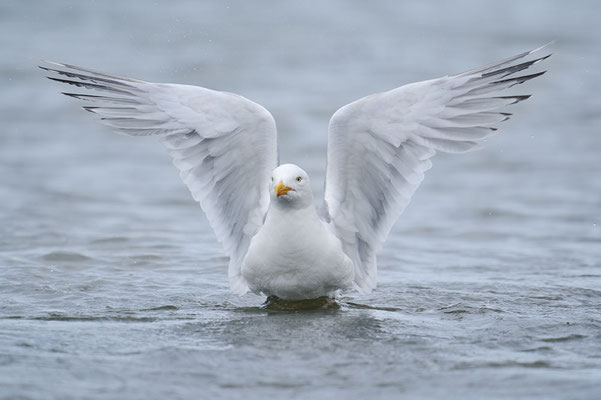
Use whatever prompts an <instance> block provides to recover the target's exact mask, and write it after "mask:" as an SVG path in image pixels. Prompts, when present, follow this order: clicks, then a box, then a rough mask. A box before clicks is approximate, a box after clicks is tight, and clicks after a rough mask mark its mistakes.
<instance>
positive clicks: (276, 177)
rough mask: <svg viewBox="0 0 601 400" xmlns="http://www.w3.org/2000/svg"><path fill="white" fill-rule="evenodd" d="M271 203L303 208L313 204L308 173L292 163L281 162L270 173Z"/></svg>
mask: <svg viewBox="0 0 601 400" xmlns="http://www.w3.org/2000/svg"><path fill="white" fill-rule="evenodd" d="M269 191H270V195H271V201H272V203H275V204H278V205H282V206H285V207H293V208H304V207H307V206H310V205H312V204H313V193H312V192H311V182H309V175H307V173H306V172H305V171H303V170H302V169H301V168H300V167H298V166H296V165H294V164H282V165H280V166H279V167H277V168H276V169H274V170H273V172H272V173H271V184H270V185H269Z"/></svg>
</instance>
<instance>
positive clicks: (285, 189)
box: [275, 181, 296, 197]
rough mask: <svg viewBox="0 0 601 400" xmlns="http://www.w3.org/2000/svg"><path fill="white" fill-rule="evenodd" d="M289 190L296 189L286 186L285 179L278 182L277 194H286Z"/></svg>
mask: <svg viewBox="0 0 601 400" xmlns="http://www.w3.org/2000/svg"><path fill="white" fill-rule="evenodd" d="M289 191H293V192H295V191H296V190H294V189H292V188H291V187H288V186H284V181H280V183H278V184H277V185H276V187H275V195H276V196H277V197H280V196H281V195H283V194H286V193H288V192H289Z"/></svg>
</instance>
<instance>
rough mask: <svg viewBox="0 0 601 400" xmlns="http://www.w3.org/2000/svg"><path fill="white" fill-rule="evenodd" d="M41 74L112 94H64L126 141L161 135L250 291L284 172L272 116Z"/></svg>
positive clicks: (174, 90) (153, 87) (252, 107)
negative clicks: (278, 174)
mask: <svg viewBox="0 0 601 400" xmlns="http://www.w3.org/2000/svg"><path fill="white" fill-rule="evenodd" d="M47 63H48V64H50V65H51V66H41V67H40V68H42V69H43V70H45V71H47V72H48V73H50V74H52V75H54V76H48V78H49V79H51V80H53V81H56V82H60V83H64V84H68V85H71V86H75V87H77V88H81V89H88V90H94V91H101V92H105V93H106V95H96V94H88V93H71V92H65V93H64V94H65V95H67V96H70V97H73V98H76V99H79V100H84V101H87V102H91V103H93V105H90V106H84V107H83V108H84V109H85V110H86V111H89V112H91V113H94V114H97V115H98V116H99V117H100V121H101V122H102V123H104V124H105V125H108V126H110V127H111V128H113V129H115V130H116V131H118V132H120V133H124V134H127V135H134V136H145V135H157V136H159V139H160V141H161V142H162V143H163V145H164V146H165V147H166V148H167V151H168V152H169V154H170V155H171V157H172V158H173V163H174V165H175V166H176V167H177V168H178V169H179V170H180V176H181V178H182V180H183V182H184V183H185V184H186V186H187V187H188V188H189V189H190V192H191V193H192V197H193V198H194V199H195V200H196V201H198V202H199V203H200V205H201V207H202V209H203V210H204V211H205V213H206V215H207V219H208V220H209V223H210V224H211V226H212V228H213V230H214V231H215V234H216V236H217V239H218V240H219V241H220V242H221V243H222V244H223V246H224V249H225V252H226V254H227V255H228V256H229V257H230V265H229V273H228V275H229V277H230V283H231V286H232V289H233V290H234V291H235V292H237V293H240V294H242V293H245V292H246V291H247V290H248V288H247V286H246V283H245V282H244V280H243V278H242V276H241V274H240V267H241V264H242V260H243V258H244V256H245V255H246V251H247V250H248V246H249V243H250V239H251V238H252V236H254V235H255V233H256V232H257V230H258V229H259V227H260V226H261V225H262V224H263V220H264V217H265V213H266V211H267V207H268V205H269V192H268V186H269V177H270V176H271V171H272V170H273V169H274V168H275V167H276V166H277V143H276V142H277V134H276V126H275V122H274V121H273V118H272V116H271V114H269V112H268V111H267V110H265V109H264V108H263V107H261V106H260V105H258V104H256V103H253V102H251V101H250V100H247V99H245V98H243V97H241V96H238V95H235V94H231V93H225V92H217V91H213V90H210V89H205V88H201V87H196V86H187V85H173V84H160V83H150V82H144V81H140V80H135V79H131V78H125V77H120V76H116V75H111V74H106V73H104V72H99V71H94V70H90V69H86V68H82V67H77V66H74V65H70V64H61V63H54V62H47Z"/></svg>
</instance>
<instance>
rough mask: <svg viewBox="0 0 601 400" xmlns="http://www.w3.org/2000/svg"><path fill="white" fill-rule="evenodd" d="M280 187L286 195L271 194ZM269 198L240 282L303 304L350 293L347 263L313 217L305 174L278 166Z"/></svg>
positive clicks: (332, 236) (334, 239)
mask: <svg viewBox="0 0 601 400" xmlns="http://www.w3.org/2000/svg"><path fill="white" fill-rule="evenodd" d="M276 182H277V185H276V184H275V183H276ZM280 182H281V187H283V188H288V189H289V190H285V193H283V191H282V190H281V189H280V190H279V193H278V190H277V189H276V187H277V186H278V185H280ZM270 193H272V195H271V202H270V204H269V209H268V210H267V214H266V216H265V223H264V224H263V226H262V227H261V228H260V229H259V231H258V232H257V234H256V235H255V236H254V237H253V238H252V240H251V242H250V246H249V248H248V253H247V254H246V257H245V258H244V261H243V263H242V271H241V272H242V277H243V278H244V280H245V281H246V282H247V283H248V286H249V288H250V290H252V291H253V292H255V293H264V294H265V295H267V296H276V297H278V298H280V299H287V300H303V299H314V298H317V297H322V296H331V295H333V294H334V293H335V292H336V291H337V290H339V289H344V288H348V287H351V286H352V282H353V276H354V272H353V262H352V261H351V259H350V258H349V257H348V256H347V255H346V254H345V253H344V251H343V249H342V244H341V242H340V240H338V238H337V237H336V236H335V234H334V233H332V232H331V230H330V229H328V225H327V224H326V223H325V222H324V221H323V220H322V219H321V218H319V216H318V215H317V211H316V210H315V206H314V205H313V195H312V193H311V188H310V185H309V177H308V176H307V174H306V172H305V171H303V170H302V169H301V168H299V167H298V166H296V165H292V164H284V165H281V166H279V167H278V168H276V169H275V170H274V171H273V182H272V184H271V186H270Z"/></svg>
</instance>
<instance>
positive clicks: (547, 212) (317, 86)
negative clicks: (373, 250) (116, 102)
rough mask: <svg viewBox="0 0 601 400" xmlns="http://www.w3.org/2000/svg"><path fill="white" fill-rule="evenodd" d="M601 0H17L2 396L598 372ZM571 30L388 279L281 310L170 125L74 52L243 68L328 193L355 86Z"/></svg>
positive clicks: (6, 81) (435, 177)
mask: <svg viewBox="0 0 601 400" xmlns="http://www.w3.org/2000/svg"><path fill="white" fill-rule="evenodd" d="M599 21H601V6H600V3H599V2H597V1H582V2H577V3H569V2H547V1H532V2H519V1H504V2H482V1H475V0H474V1H458V2H442V1H440V2H413V3H409V2H397V1H378V2H361V1H328V2H312V1H308V2H292V1H283V2H269V1H253V2H245V1H225V2H221V1H214V2H211V1H205V2H196V1H182V2H148V1H131V2H93V1H67V0H59V1H53V2H25V1H12V0H8V1H3V2H2V3H0V33H1V35H0V73H1V76H2V88H1V91H0V121H1V124H0V398H1V399H199V398H200V399H204V398H211V399H222V398H224V399H225V398H241V397H244V398H246V399H260V398H261V399H262V398H289V399H306V398H328V399H337V398H345V399H365V398H374V399H376V398H377V399H379V398H473V399H481V398H487V399H494V398H512V399H515V398H528V399H532V398H544V399H598V398H601V311H600V306H601V134H600V133H601V132H599V130H600V128H599V127H600V126H601V97H600V96H599V93H600V92H601V79H600V78H599V76H600V71H601V57H600V56H599V52H598V50H599V48H600V46H601V29H600V28H599ZM550 40H555V41H556V42H555V44H553V45H552V46H551V47H550V48H549V51H550V52H553V53H554V54H553V56H552V57H551V58H550V59H548V60H547V61H545V63H544V65H541V67H540V68H539V69H538V70H543V69H548V73H547V74H546V75H544V76H542V77H541V78H537V79H536V80H534V81H531V82H529V83H527V84H524V85H521V86H519V87H516V88H515V90H514V92H513V93H518V94H534V95H533V97H532V98H531V99H529V100H528V101H526V102H523V103H520V104H518V105H515V106H513V108H511V109H510V110H508V111H509V112H512V113H514V117H513V118H512V119H511V120H510V121H508V122H504V123H503V124H501V125H500V126H499V128H500V129H499V134H498V135H496V136H495V137H493V138H491V139H489V140H487V141H486V143H485V146H484V147H485V148H484V149H483V150H481V151H479V152H473V153H469V154H462V155H438V156H436V158H435V159H434V160H433V161H434V167H433V169H432V170H431V171H429V172H428V173H427V176H426V179H425V181H424V183H423V184H422V186H421V188H420V189H419V190H418V191H417V193H416V195H415V196H414V198H413V201H412V203H411V204H410V206H409V207H408V208H407V210H406V211H405V213H404V214H403V215H402V217H401V219H400V220H399V221H398V223H397V224H396V225H395V227H394V228H393V230H392V232H391V234H390V236H389V238H388V241H387V242H386V244H385V246H384V248H383V249H382V251H381V253H380V255H379V258H378V263H379V287H378V288H377V290H375V291H374V292H373V293H371V294H369V295H364V296H362V295H359V294H358V293H354V292H347V293H343V295H342V296H341V298H340V299H339V301H338V302H339V307H338V308H330V309H326V310H313V311H297V312H289V311H277V310H271V309H266V308H264V307H262V304H263V301H264V300H265V299H264V298H262V297H260V296H256V295H252V294H249V295H246V296H244V297H238V296H236V295H234V294H232V293H230V291H229V289H228V282H227V272H226V269H227V259H226V257H224V255H223V253H222V251H221V247H220V245H219V244H218V243H217V241H216V240H215V238H214V236H213V233H212V231H211V229H210V227H209V226H208V223H207V221H206V219H205V217H204V216H203V214H202V212H201V210H200V208H199V207H198V205H197V204H196V203H195V202H194V201H193V200H192V198H191V196H190V195H189V193H188V192H187V190H186V188H185V187H184V185H183V184H182V183H181V182H180V180H179V177H178V173H177V171H176V169H175V168H174V167H173V166H172V165H171V162H170V160H169V157H168V155H167V154H166V153H165V152H164V150H163V149H162V148H161V146H160V144H159V143H157V142H156V141H155V140H154V139H153V138H132V137H125V136H121V135H116V134H113V133H112V132H110V130H109V129H107V128H106V127H103V126H101V125H100V124H98V123H96V122H94V121H93V118H92V115H91V114H88V113H85V112H83V111H82V110H81V109H80V108H79V107H78V106H79V104H78V103H77V101H75V100H73V99H69V98H66V97H64V96H61V95H60V94H59V92H60V91H61V90H64V88H63V87H61V86H60V85H58V84H56V83H53V82H50V81H48V80H45V79H44V78H43V76H44V74H43V71H41V70H38V69H37V68H36V65H38V63H39V62H40V61H39V60H40V59H51V60H57V61H63V62H68V63H73V64H76V65H83V66H87V67H90V68H94V69H99V70H105V71H108V72H113V73H116V74H120V75H125V76H131V77H135V78H139V79H144V80H149V81H158V82H175V83H187V84H195V85H200V86H204V87H209V88H212V89H218V90H224V91H230V92H235V93H239V94H241V95H243V96H245V97H247V98H250V99H252V100H254V101H256V102H258V103H260V104H262V105H264V106H265V107H266V108H267V109H269V110H270V111H271V112H272V114H273V115H274V117H275V119H276V121H277V123H278V128H279V135H280V153H281V160H282V162H293V163H296V164H298V165H300V166H301V167H303V168H305V169H306V170H307V171H308V173H309V174H310V176H311V177H312V183H313V185H314V192H315V197H316V198H319V197H321V194H322V182H323V176H324V167H325V151H326V144H327V143H326V142H327V123H328V120H329V117H330V116H331V115H332V114H333V113H334V111H336V109H337V108H339V107H341V106H343V105H344V104H347V103H349V102H351V101H353V100H356V99H358V98H360V97H363V96H365V95H368V94H371V93H375V92H379V91H383V90H388V89H392V88H394V87H397V86H400V85H402V84H405V83H410V82H413V81H418V80H425V79H430V78H435V77H438V76H443V75H446V74H451V73H457V72H461V71H463V70H467V69H470V68H472V67H476V66H478V65H482V64H486V63H489V62H492V61H495V60H497V59H501V58H504V57H508V56H510V55H513V54H516V53H519V52H521V51H524V50H528V49H531V48H534V47H537V46H539V45H542V44H544V43H546V42H548V41H550Z"/></svg>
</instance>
